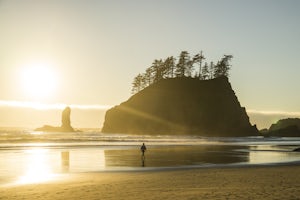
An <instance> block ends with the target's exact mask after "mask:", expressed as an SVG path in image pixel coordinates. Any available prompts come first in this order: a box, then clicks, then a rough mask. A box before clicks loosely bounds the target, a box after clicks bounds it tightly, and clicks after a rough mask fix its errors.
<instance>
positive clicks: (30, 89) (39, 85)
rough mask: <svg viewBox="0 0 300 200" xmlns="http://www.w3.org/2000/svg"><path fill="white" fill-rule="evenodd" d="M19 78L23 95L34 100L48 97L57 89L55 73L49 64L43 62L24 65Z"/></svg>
mask: <svg viewBox="0 0 300 200" xmlns="http://www.w3.org/2000/svg"><path fill="white" fill-rule="evenodd" d="M20 80H21V85H22V89H23V92H24V93H25V95H26V96H28V97H30V98H32V99H35V100H36V99H37V100H40V99H44V98H49V97H51V96H53V94H54V92H55V90H56V89H57V82H58V78H57V75H56V73H55V71H54V69H53V68H52V67H51V66H49V65H48V64H44V63H39V64H32V65H29V66H25V67H24V68H23V70H21V77H20Z"/></svg>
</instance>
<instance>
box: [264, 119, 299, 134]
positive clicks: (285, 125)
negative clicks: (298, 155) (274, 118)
mask: <svg viewBox="0 0 300 200" xmlns="http://www.w3.org/2000/svg"><path fill="white" fill-rule="evenodd" d="M264 135H265V136H277V137H300V119H299V118H287V119H281V120H279V121H278V122H276V123H275V124H272V125H271V126H270V128H269V130H267V131H265V133H264Z"/></svg>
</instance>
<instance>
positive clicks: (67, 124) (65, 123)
mask: <svg viewBox="0 0 300 200" xmlns="http://www.w3.org/2000/svg"><path fill="white" fill-rule="evenodd" d="M70 116H71V108H70V107H66V108H65V109H64V110H63V112H62V115H61V123H62V124H61V126H60V127H57V126H50V125H44V126H43V127H40V128H37V129H35V131H46V132H74V129H73V127H72V126H71V120H70Z"/></svg>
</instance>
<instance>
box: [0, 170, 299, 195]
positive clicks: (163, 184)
mask: <svg viewBox="0 0 300 200" xmlns="http://www.w3.org/2000/svg"><path fill="white" fill-rule="evenodd" d="M299 180H300V167H299V164H296V165H295V164H286V165H272V166H244V167H225V168H224V167H221V168H197V169H176V170H165V171H131V172H121V171H115V172H86V173H70V174H67V176H65V178H64V179H60V180H54V181H49V182H44V183H36V184H27V185H26V184H24V185H12V186H6V187H3V186H2V187H1V186H0V199H25V200H27V199H28V200H29V199H45V200H48V199H49V200H50V199H64V200H67V199H78V198H80V199H140V198H143V199H226V198H227V199H276V198H277V199H298V198H299V196H300V190H299V186H300V182H299Z"/></svg>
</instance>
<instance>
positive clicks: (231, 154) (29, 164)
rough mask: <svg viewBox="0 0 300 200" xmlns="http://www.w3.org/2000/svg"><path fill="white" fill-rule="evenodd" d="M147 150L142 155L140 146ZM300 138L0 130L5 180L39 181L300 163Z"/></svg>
mask: <svg viewBox="0 0 300 200" xmlns="http://www.w3.org/2000/svg"><path fill="white" fill-rule="evenodd" d="M143 142H144V143H145V144H146V146H147V151H146V154H145V156H144V157H143V156H142V155H141V152H140V145H141V144H142V143H143ZM298 145H300V138H263V137H244V138H215V137H214V138H207V137H196V136H137V135H126V134H103V133H100V132H99V131H94V130H86V131H84V132H77V133H45V132H35V131H31V130H20V129H8V130H5V129H2V130H0V184H6V183H8V182H10V183H15V184H30V183H40V182H45V181H51V180H55V179H57V178H60V177H62V176H64V175H66V174H69V173H78V172H98V171H115V170H117V171H128V170H129V171H130V170H131V171H132V170H135V171H136V170H163V169H170V168H183V167H184V168H194V167H196V168H201V167H218V166H222V167H223V166H238V165H261V164H279V163H288V162H295V163H298V162H300V153H299V152H293V149H295V148H296V147H298Z"/></svg>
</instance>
